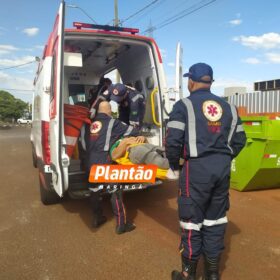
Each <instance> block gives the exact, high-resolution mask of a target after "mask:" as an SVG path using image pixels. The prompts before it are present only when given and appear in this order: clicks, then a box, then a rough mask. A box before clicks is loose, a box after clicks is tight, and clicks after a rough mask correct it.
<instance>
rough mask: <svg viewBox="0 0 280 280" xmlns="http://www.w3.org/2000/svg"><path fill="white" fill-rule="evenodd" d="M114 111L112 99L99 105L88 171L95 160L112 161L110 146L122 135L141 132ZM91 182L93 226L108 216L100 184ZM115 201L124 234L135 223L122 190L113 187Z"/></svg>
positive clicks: (89, 143)
mask: <svg viewBox="0 0 280 280" xmlns="http://www.w3.org/2000/svg"><path fill="white" fill-rule="evenodd" d="M111 115H112V112H111V105H110V103H109V102H107V101H103V102H101V103H100V104H99V107H98V113H97V115H96V116H95V118H94V119H93V121H92V123H91V125H90V127H89V131H88V135H87V141H86V144H87V145H86V146H87V147H86V150H87V173H88V174H89V172H90V168H91V166H92V165H93V164H112V160H111V158H110V156H109V150H110V148H111V146H112V145H113V144H114V143H115V142H116V141H117V140H118V139H120V138H121V137H126V136H138V134H139V132H138V130H137V129H136V128H134V127H133V126H128V125H127V124H125V123H123V122H121V121H119V120H117V119H114V118H112V116H111ZM88 184H89V189H90V194H91V195H90V200H91V206H92V210H93V222H92V226H93V227H95V228H96V227H98V226H100V225H101V224H103V223H105V222H106V220H107V219H106V217H105V216H103V211H102V205H101V203H102V201H101V199H102V198H101V195H100V191H101V189H100V188H99V187H100V185H98V184H94V183H88ZM111 204H112V208H113V213H114V215H115V217H116V220H117V226H116V233H118V234H121V233H124V232H128V231H132V230H134V229H135V225H134V224H132V223H130V222H128V221H126V213H125V208H124V204H123V200H122V192H121V190H116V191H113V193H112V196H111Z"/></svg>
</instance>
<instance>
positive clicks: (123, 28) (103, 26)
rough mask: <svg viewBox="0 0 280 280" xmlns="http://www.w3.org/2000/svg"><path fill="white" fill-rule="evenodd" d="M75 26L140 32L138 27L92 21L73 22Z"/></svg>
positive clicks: (132, 32)
mask: <svg viewBox="0 0 280 280" xmlns="http://www.w3.org/2000/svg"><path fill="white" fill-rule="evenodd" d="M73 26H74V27H76V28H77V29H82V28H91V29H101V30H105V31H120V32H128V33H131V34H135V33H139V29H138V28H127V27H119V26H111V25H99V24H91V23H82V22H73Z"/></svg>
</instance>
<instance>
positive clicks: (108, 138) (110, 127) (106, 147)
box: [104, 119, 115, 152]
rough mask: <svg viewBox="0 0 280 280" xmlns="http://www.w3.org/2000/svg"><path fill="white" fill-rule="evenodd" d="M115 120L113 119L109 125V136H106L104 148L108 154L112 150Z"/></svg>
mask: <svg viewBox="0 0 280 280" xmlns="http://www.w3.org/2000/svg"><path fill="white" fill-rule="evenodd" d="M114 122H115V119H111V120H110V122H109V125H108V129H107V134H106V140H105V146H104V151H105V152H107V151H109V148H110V139H111V134H112V129H113V125H114Z"/></svg>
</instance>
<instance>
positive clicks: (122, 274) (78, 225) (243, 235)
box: [0, 128, 280, 280]
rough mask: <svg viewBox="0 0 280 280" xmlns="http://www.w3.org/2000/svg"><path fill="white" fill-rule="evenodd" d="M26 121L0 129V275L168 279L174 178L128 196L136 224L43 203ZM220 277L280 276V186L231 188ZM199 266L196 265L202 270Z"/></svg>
mask: <svg viewBox="0 0 280 280" xmlns="http://www.w3.org/2000/svg"><path fill="white" fill-rule="evenodd" d="M28 136H29V129H28V128H13V129H11V130H5V131H4V130H0V151H1V156H0V166H1V169H0V174H1V178H2V180H1V183H0V188H1V195H0V279H1V280H6V279H12V280H14V279H28V280H33V279H36V280H37V279H38V280H53V279H59V280H60V279H61V280H62V279H63V280H64V279H68V280H72V279H82V280H83V279H92V280H93V279H97V280H103V279H105V280H107V279H108V280H109V279H121V280H126V279H127V280H128V279H131V280H134V279H135V280H136V279H144V280H146V279H155V280H157V279H170V276H169V275H170V271H171V270H172V269H173V268H179V267H180V260H179V254H178V251H177V247H178V244H179V236H178V222H177V206H176V195H177V189H176V185H175V184H165V185H163V186H162V187H160V188H157V189H153V190H150V191H142V192H134V193H130V194H127V195H126V196H125V201H126V205H127V211H128V214H129V217H130V219H133V220H134V221H135V223H136V224H137V229H136V230H135V231H134V232H131V233H129V234H125V235H121V236H117V235H116V234H114V226H115V221H114V220H113V216H112V213H111V210H110V203H109V201H108V199H105V203H104V208H105V213H106V215H107V217H108V218H109V221H108V223H106V224H105V225H104V226H103V227H101V228H100V229H99V230H97V231H94V230H92V229H91V228H90V219H91V216H90V209H89V202H88V201H87V200H82V201H73V200H70V199H64V201H63V202H62V203H61V204H58V205H54V206H43V205H42V204H41V202H40V200H39V188H38V174H37V170H36V169H34V168H33V167H32V164H31V148H30V143H29V138H28ZM229 218H230V222H229V225H228V229H227V235H226V251H225V253H224V255H223V263H222V269H223V273H222V279H226V280H233V279H234V280H236V279H242V280H257V279H266V280H272V279H275V280H276V279H280V278H279V273H280V270H279V264H280V189H278V190H269V191H259V192H250V193H239V192H236V191H231V210H230V212H229ZM201 271H202V266H201V265H200V266H199V275H200V276H201Z"/></svg>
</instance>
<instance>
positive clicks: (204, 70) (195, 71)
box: [183, 63, 213, 84]
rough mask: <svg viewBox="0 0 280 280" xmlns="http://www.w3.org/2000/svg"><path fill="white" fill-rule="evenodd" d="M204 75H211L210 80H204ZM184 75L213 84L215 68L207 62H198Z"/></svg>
mask: <svg viewBox="0 0 280 280" xmlns="http://www.w3.org/2000/svg"><path fill="white" fill-rule="evenodd" d="M204 76H209V77H210V81H207V80H206V81H205V80H202V79H201V78H202V77H204ZM183 77H189V78H190V79H192V80H193V81H195V82H199V83H205V84H211V83H212V82H213V69H212V67H211V66H210V65H208V64H206V63H196V64H194V65H192V66H191V67H190V69H189V72H188V73H185V74H184V75H183Z"/></svg>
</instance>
